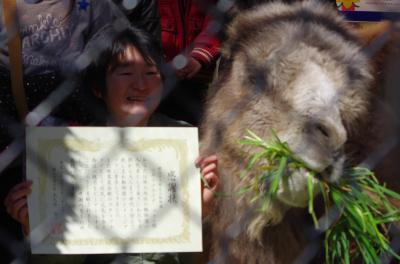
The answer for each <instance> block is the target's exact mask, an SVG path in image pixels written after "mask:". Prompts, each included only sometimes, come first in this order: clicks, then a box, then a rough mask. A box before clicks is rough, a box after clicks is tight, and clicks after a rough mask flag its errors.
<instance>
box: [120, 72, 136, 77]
mask: <svg viewBox="0 0 400 264" xmlns="http://www.w3.org/2000/svg"><path fill="white" fill-rule="evenodd" d="M132 74H133V73H132V72H119V73H118V75H128V76H129V75H132Z"/></svg>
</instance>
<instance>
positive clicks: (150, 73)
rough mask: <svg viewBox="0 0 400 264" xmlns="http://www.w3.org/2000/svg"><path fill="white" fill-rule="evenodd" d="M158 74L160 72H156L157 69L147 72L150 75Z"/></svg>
mask: <svg viewBox="0 0 400 264" xmlns="http://www.w3.org/2000/svg"><path fill="white" fill-rule="evenodd" d="M157 74H158V72H156V71H148V72H146V75H149V76H152V75H157Z"/></svg>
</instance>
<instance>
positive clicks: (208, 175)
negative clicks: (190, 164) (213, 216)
mask: <svg viewBox="0 0 400 264" xmlns="http://www.w3.org/2000/svg"><path fill="white" fill-rule="evenodd" d="M195 164H196V167H197V168H200V174H201V176H203V178H204V180H205V181H206V183H204V182H202V188H201V190H202V205H203V215H204V216H206V215H207V214H208V211H209V209H210V205H211V204H212V202H213V200H214V193H215V192H216V191H218V189H219V172H218V158H217V156H216V155H211V156H207V157H204V156H200V157H198V158H197V159H196V163H195Z"/></svg>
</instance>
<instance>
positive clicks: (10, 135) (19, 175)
mask: <svg viewBox="0 0 400 264" xmlns="http://www.w3.org/2000/svg"><path fill="white" fill-rule="evenodd" d="M26 2H31V1H26ZM32 2H40V1H32ZM85 2H86V1H73V3H74V4H77V5H81V6H82V5H83V4H84V3H85ZM140 2H141V1H140V0H136V1H133V0H132V1H122V2H121V3H120V4H121V5H122V7H123V9H125V11H126V10H130V9H133V8H135V7H136V6H137V5H138V4H139V3H140ZM144 2H146V1H144ZM253 2H254V3H253ZM257 2H263V1H237V2H236V3H235V2H234V1H233V0H220V1H217V2H216V3H213V4H210V3H209V2H208V1H204V8H205V10H206V11H207V12H208V14H209V15H210V16H211V17H212V18H213V22H212V23H210V26H209V28H207V30H208V33H209V34H215V35H218V36H222V35H223V33H224V30H225V28H226V25H227V23H228V21H230V15H231V12H232V10H233V9H234V5H235V4H236V5H237V6H239V7H242V8H245V7H249V6H251V5H252V4H256V3H257ZM264 2H266V1H264ZM112 6H113V7H112V8H114V9H115V10H116V12H119V11H117V10H118V8H119V7H117V6H115V5H114V4H112ZM82 7H83V6H82ZM19 15H21V14H19ZM120 15H121V18H120V19H116V20H114V22H113V28H114V29H115V30H116V31H122V30H123V29H124V27H126V25H127V24H126V23H125V21H124V18H122V17H124V15H123V14H122V13H120ZM390 19H391V20H393V26H392V27H391V28H390V30H389V31H386V32H385V33H384V34H381V35H380V36H379V37H378V38H377V39H375V40H374V41H371V42H370V44H369V46H368V47H367V48H366V49H367V53H368V54H369V56H371V58H372V57H374V56H375V54H376V53H379V51H380V50H381V49H382V47H384V46H385V45H386V44H387V43H388V41H389V40H391V38H390V36H391V35H395V34H398V33H399V31H400V26H399V23H398V22H396V19H397V18H396V17H393V16H391V17H390ZM11 28H12V30H11V31H10V32H8V33H7V32H6V30H4V29H1V28H0V30H1V31H0V43H6V42H7V40H8V39H10V38H11V37H12V36H13V34H14V33H15V32H16V29H17V28H18V26H15V25H14V26H13V27H11ZM254 30H256V29H254ZM282 34H285V32H282ZM96 44H97V46H95V47H92V48H91V49H89V50H86V52H82V53H81V54H80V55H79V56H77V57H76V59H75V60H74V61H73V62H72V63H71V65H67V66H68V67H66V68H68V69H67V70H64V72H63V77H62V78H60V76H47V77H48V78H47V79H46V82H50V83H47V84H46V85H44V86H45V87H42V86H41V85H38V84H36V85H35V84H34V81H31V80H30V79H29V77H27V78H26V79H25V80H24V85H25V88H26V89H27V90H29V89H32V91H31V92H32V93H29V94H28V96H30V98H29V99H30V100H31V101H29V102H28V106H29V108H30V112H29V114H28V115H27V117H26V120H25V124H23V122H19V121H18V118H17V115H16V111H15V106H14V102H13V99H12V98H11V97H10V95H9V92H7V91H6V90H7V89H10V86H11V84H10V81H9V75H8V73H7V72H2V71H0V78H1V82H2V83H1V85H0V86H1V87H0V88H1V91H0V93H2V95H1V98H0V100H2V102H0V107H1V109H0V110H1V112H0V120H1V129H2V131H1V135H2V137H3V138H2V139H1V141H2V148H3V149H2V151H1V153H0V173H1V176H2V177H1V180H2V184H1V185H2V188H1V192H2V193H1V196H0V198H1V199H2V200H4V197H5V195H6V194H7V193H8V191H9V189H10V188H11V187H12V186H13V185H14V184H16V183H18V182H19V181H21V180H22V179H23V173H24V171H23V169H22V167H23V166H22V164H23V163H24V161H23V160H24V159H25V156H24V153H25V150H26V149H25V148H26V146H25V138H24V133H25V125H28V126H38V125H40V124H41V122H42V125H43V120H48V119H49V116H50V115H53V114H54V113H59V112H61V113H64V114H65V113H67V112H68V111H73V110H75V111H78V112H79V111H80V113H84V112H86V111H87V112H90V113H94V115H95V114H96V112H100V113H102V112H101V110H100V109H97V108H96V107H95V106H93V105H90V104H86V103H85V102H84V101H83V100H82V99H81V98H79V96H80V89H84V87H79V85H78V83H79V80H78V75H77V74H76V73H79V72H80V71H82V70H83V69H85V68H86V66H87V65H88V64H89V63H90V62H91V61H92V59H93V58H95V56H97V55H98V54H99V53H100V51H101V50H102V48H103V47H104V45H107V44H109V43H108V42H107V40H105V41H104V43H103V42H99V43H96ZM291 45H296V42H295V37H294V41H293V42H292V43H291ZM399 46H400V43H395V45H394V46H393V47H392V49H393V50H396V49H398V47H399ZM290 48H292V47H290ZM389 51H391V50H389ZM389 54H391V53H390V52H389ZM399 54H400V53H397V54H396V53H395V55H393V56H390V57H389V58H387V57H385V58H384V60H383V62H382V61H379V60H378V61H379V62H380V64H379V67H380V68H379V69H376V70H375V72H376V74H377V76H376V77H377V83H378V84H377V86H379V87H380V88H379V89H381V92H379V93H378V94H377V96H379V97H380V103H379V107H377V110H376V111H379V112H382V113H383V115H382V116H383V117H382V118H384V119H386V121H387V122H388V123H389V124H388V127H389V128H390V133H388V134H387V136H386V137H384V138H383V140H382V141H381V142H379V144H377V145H375V146H374V149H373V151H371V152H370V154H369V155H368V156H367V158H366V159H365V160H363V161H362V163H361V164H362V165H363V166H366V167H368V168H370V169H376V168H378V169H382V170H383V171H385V172H389V173H392V176H391V178H390V179H389V181H391V182H393V183H394V184H393V186H395V187H397V188H399V184H398V182H399V181H398V179H396V177H397V176H396V175H398V171H393V169H392V167H391V166H394V164H395V163H396V161H395V162H394V163H390V162H389V161H387V160H396V158H397V161H398V157H399V134H400V133H399V123H400V122H399V113H400V111H399V107H398V105H399V104H398V100H399V99H400V88H399V85H400V78H399V75H398V70H399V68H400V67H399V66H400V55H399ZM0 55H1V56H2V54H0ZM222 60H223V59H222ZM186 62H187V60H186V59H185V55H183V54H182V55H178V56H177V57H176V58H175V59H174V60H173V61H172V62H170V63H168V64H165V65H163V67H162V72H163V75H164V80H163V82H164V87H163V89H164V94H165V96H167V95H168V94H169V93H170V92H171V91H173V89H174V87H175V85H176V84H177V83H178V82H179V80H178V78H177V77H176V76H175V75H174V70H173V69H174V68H176V69H180V68H183V67H184V66H185V64H186ZM273 63H274V62H273V61H269V62H267V64H268V65H271V67H272V65H273ZM247 64H249V65H251V62H247ZM224 66H225V63H223V62H221V64H220V68H219V69H218V71H219V72H221V71H223V70H224V68H223V67H224ZM268 67H269V66H268ZM260 86H261V89H260V88H259V87H260ZM262 86H263V82H262V80H261V79H260V80H258V81H257V80H256V81H255V84H254V87H255V88H249V92H248V93H247V94H246V95H245V96H247V98H243V100H242V101H240V102H237V105H236V106H237V107H236V108H235V110H234V111H229V112H227V113H226V114H225V115H223V116H221V117H220V122H219V123H218V124H216V126H215V127H217V130H218V131H224V130H226V129H229V125H230V124H231V123H232V120H235V119H236V118H237V116H238V115H241V114H242V111H243V110H245V109H246V108H247V104H248V103H249V102H250V101H251V100H252V99H253V98H255V97H257V96H258V93H260V92H262V89H263V88H262ZM189 88H190V87H188V89H189ZM33 91H34V92H33ZM42 91H43V94H48V96H42V97H43V98H42V97H41V96H40V95H38V94H39V93H41V92H42ZM75 99H76V100H75ZM181 99H182V102H187V104H186V105H185V107H186V109H187V111H188V112H198V111H200V110H199V109H197V108H194V107H193V104H191V103H190V101H186V100H185V98H181ZM74 100H75V102H74ZM68 104H72V106H71V105H69V106H68ZM79 104H81V105H79ZM74 107H75V108H74ZM288 107H290V106H288ZM61 116H63V115H61ZM65 116H66V117H68V114H66V115H65ZM89 118H90V116H84V117H82V119H83V123H84V122H85V121H86V120H85V119H89ZM296 118H297V117H293V119H296ZM79 121H80V120H79ZM45 123H46V122H44V124H45ZM216 134H217V136H216V137H215V140H216V141H222V140H224V138H223V137H221V135H220V136H219V137H218V135H219V134H218V133H216ZM120 139H121V144H122V145H123V140H124V135H123V134H121V135H120ZM216 145H217V144H216ZM303 147H304V148H307V147H308V146H306V145H304V146H303ZM115 156H116V155H115V153H114V152H113V151H110V153H108V154H107V155H106V156H105V157H103V158H104V159H113V157H115ZM35 158H37V160H39V161H38V162H39V163H40V164H39V166H42V167H45V166H47V165H46V161H45V160H40V159H39V158H38V157H35ZM237 162H244V161H240V160H238V161H237ZM149 166H150V167H154V168H157V164H149ZM94 167H96V165H95V166H94ZM232 176H233V175H232ZM396 181H397V183H396ZM57 184H58V185H60V186H63V187H62V188H64V189H65V190H66V192H67V193H68V196H71V197H74V196H75V195H76V193H77V192H78V191H79V189H78V188H77V186H74V185H73V184H71V183H67V182H66V181H65V180H64V179H63V178H58V179H57ZM221 184H224V182H221ZM177 188H179V186H178V187H177ZM72 201H73V199H66V202H65V205H64V208H63V210H62V212H60V213H59V215H58V216H57V217H58V218H59V219H66V218H67V217H71V216H73V214H74V212H72V210H71V208H72V207H73V204H72ZM256 207H257V206H253V207H251V206H249V208H248V209H247V210H245V211H244V212H242V213H241V215H237V217H236V220H235V221H233V222H232V223H231V225H230V226H229V227H228V228H227V230H226V232H225V234H224V235H223V236H222V237H213V238H212V240H214V241H216V240H217V241H218V243H219V244H220V247H221V248H222V249H223V250H222V253H221V254H219V255H216V256H213V258H211V259H210V260H207V261H209V263H228V259H229V258H228V255H229V252H230V250H231V249H230V243H231V241H233V240H235V239H240V237H241V236H240V235H241V234H243V233H245V232H246V230H245V226H246V223H247V222H248V221H249V219H250V218H251V216H252V214H254V213H255V210H256ZM1 213H2V215H1V217H2V218H3V220H4V221H2V226H1V227H0V247H1V254H4V256H5V257H4V258H2V260H1V262H2V263H3V261H5V262H4V263H26V261H27V257H28V255H29V251H30V248H29V242H34V241H35V240H40V239H42V238H41V237H40V234H42V233H43V232H42V231H43V230H45V229H46V228H48V227H49V225H46V224H48V223H49V222H46V223H45V224H43V225H41V226H39V227H37V230H31V234H30V236H29V239H30V240H31V241H28V238H23V237H22V236H21V235H16V234H15V233H20V232H19V226H18V225H17V224H16V223H15V222H13V220H11V218H10V217H9V216H8V215H7V214H6V212H5V209H4V208H2V212H1ZM165 213H166V207H165V208H164V209H162V210H159V211H157V212H155V215H156V216H157V218H162V217H163V215H165ZM337 216H338V212H337V208H331V210H330V211H328V212H327V214H325V215H323V216H322V217H321V218H320V219H319V222H320V223H324V225H322V224H321V226H323V228H321V229H319V230H315V228H314V227H313V226H312V225H310V226H305V227H304V230H306V231H307V233H308V235H307V238H308V241H307V245H306V246H305V247H304V251H303V252H302V253H301V254H299V255H298V257H297V259H296V261H295V262H296V263H311V262H312V260H313V259H314V258H315V257H316V256H320V255H321V252H323V249H322V248H321V244H322V243H321V241H322V234H323V231H324V230H326V229H327V228H328V227H329V225H330V223H332V222H334V221H335V220H336V219H337ZM88 217H89V223H93V224H94V223H97V218H98V217H99V216H97V215H96V214H94V213H92V212H91V210H90V208H89V209H88ZM54 220H55V219H49V221H50V223H51V221H54ZM101 231H102V232H104V233H105V234H108V235H110V236H113V230H111V229H109V228H107V227H103V228H102V229H101ZM390 234H391V235H392V238H393V239H392V241H391V246H392V248H393V249H394V251H396V252H399V250H400V235H399V234H400V231H399V228H398V226H397V227H396V226H393V228H392V229H391V230H390ZM134 236H135V234H134V233H133V234H132V237H134ZM205 237H206V238H207V236H205ZM125 246H126V245H123V246H122V247H123V248H122V249H121V251H124V249H125ZM206 248H207V247H206ZM287 250H290V248H288V249H287ZM205 259H206V258H205ZM391 261H392V262H393V261H395V260H393V259H392V258H391V257H390V256H382V263H391ZM259 263H263V260H259Z"/></svg>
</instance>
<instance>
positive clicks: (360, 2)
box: [336, 0, 400, 21]
mask: <svg viewBox="0 0 400 264" xmlns="http://www.w3.org/2000/svg"><path fill="white" fill-rule="evenodd" d="M336 4H337V6H338V9H339V10H340V11H341V12H342V13H343V14H344V15H345V16H346V18H347V19H348V20H351V21H380V20H384V19H392V18H396V17H397V18H398V17H399V13H400V0H336Z"/></svg>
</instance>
